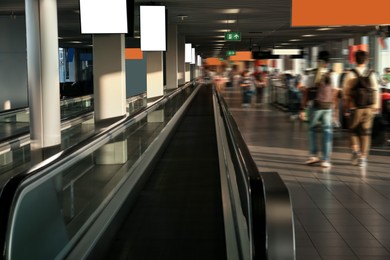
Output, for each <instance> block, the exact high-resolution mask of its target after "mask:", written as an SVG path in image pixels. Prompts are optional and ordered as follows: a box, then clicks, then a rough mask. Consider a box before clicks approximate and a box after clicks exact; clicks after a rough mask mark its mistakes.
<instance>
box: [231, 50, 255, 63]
mask: <svg viewBox="0 0 390 260" xmlns="http://www.w3.org/2000/svg"><path fill="white" fill-rule="evenodd" d="M229 59H230V60H231V61H249V60H253V58H252V52H250V51H237V52H236V55H233V56H230V57H229Z"/></svg>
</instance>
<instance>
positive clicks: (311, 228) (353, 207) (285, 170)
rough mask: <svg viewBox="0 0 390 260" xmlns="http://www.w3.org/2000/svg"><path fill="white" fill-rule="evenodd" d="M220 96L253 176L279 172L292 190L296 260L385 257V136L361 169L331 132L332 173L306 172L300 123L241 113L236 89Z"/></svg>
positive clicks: (389, 182) (388, 194)
mask: <svg viewBox="0 0 390 260" xmlns="http://www.w3.org/2000/svg"><path fill="white" fill-rule="evenodd" d="M224 96H225V99H226V101H227V103H228V104H229V106H230V110H231V112H232V114H233V116H234V117H235V120H236V122H237V124H238V126H239V128H240V131H241V133H242V135H243V137H244V139H245V140H246V142H247V144H248V146H249V148H250V151H251V153H252V155H253V157H254V159H255V161H256V163H257V165H258V167H259V170H260V171H263V172H267V171H277V172H279V174H280V175H281V177H282V179H283V180H284V181H285V183H286V185H287V187H288V189H289V191H290V195H291V199H292V204H293V211H294V222H295V234H296V259H298V260H307V259H310V260H313V259H332V260H334V259H343V260H346V259H364V260H365V259H390V160H389V159H390V156H389V155H390V146H389V145H390V143H389V142H388V141H387V139H390V137H389V138H386V139H383V140H384V142H382V143H379V144H376V145H375V146H374V147H373V149H372V151H371V155H370V157H369V164H368V167H367V168H366V169H361V168H359V167H357V166H352V165H350V153H349V149H348V134H347V133H346V132H344V131H339V130H338V131H335V132H334V143H333V147H334V151H333V154H332V164H333V165H332V168H331V169H329V170H324V169H323V168H320V167H318V166H306V165H304V164H303V162H304V161H305V160H306V159H307V156H308V152H307V147H308V142H307V124H306V123H303V122H299V121H291V120H290V118H289V115H288V114H287V113H286V112H282V111H280V110H278V109H276V108H275V107H274V106H268V105H263V106H260V107H256V106H252V107H250V108H242V107H241V95H240V92H239V91H225V92H224ZM374 154H375V155H374Z"/></svg>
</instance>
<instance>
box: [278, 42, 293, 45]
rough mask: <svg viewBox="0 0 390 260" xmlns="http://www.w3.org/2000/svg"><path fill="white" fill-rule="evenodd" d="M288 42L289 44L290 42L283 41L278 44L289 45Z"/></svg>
mask: <svg viewBox="0 0 390 260" xmlns="http://www.w3.org/2000/svg"><path fill="white" fill-rule="evenodd" d="M289 44H291V43H288V42H283V43H281V44H280V45H289Z"/></svg>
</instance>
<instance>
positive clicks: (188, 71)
mask: <svg viewBox="0 0 390 260" xmlns="http://www.w3.org/2000/svg"><path fill="white" fill-rule="evenodd" d="M190 80H191V64H189V63H185V72H184V81H185V82H188V81H190Z"/></svg>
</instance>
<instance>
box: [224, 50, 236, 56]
mask: <svg viewBox="0 0 390 260" xmlns="http://www.w3.org/2000/svg"><path fill="white" fill-rule="evenodd" d="M234 55H236V51H232V50H229V51H226V56H234Z"/></svg>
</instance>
